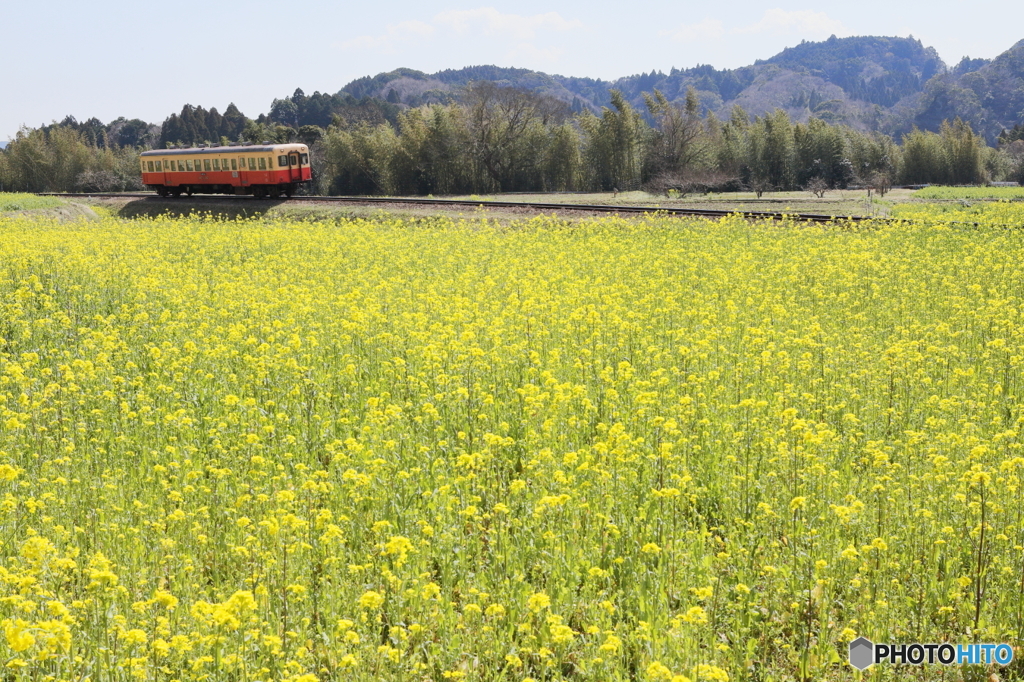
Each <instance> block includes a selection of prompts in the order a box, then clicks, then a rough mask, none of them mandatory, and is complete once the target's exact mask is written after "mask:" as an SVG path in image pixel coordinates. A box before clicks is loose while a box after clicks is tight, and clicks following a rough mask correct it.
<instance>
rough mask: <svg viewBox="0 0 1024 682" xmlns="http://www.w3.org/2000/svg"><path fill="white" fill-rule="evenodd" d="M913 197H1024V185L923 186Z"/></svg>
mask: <svg viewBox="0 0 1024 682" xmlns="http://www.w3.org/2000/svg"><path fill="white" fill-rule="evenodd" d="M913 196H914V198H915V199H1024V187H925V188H924V189H919V190H917V191H916V192H914V195H913Z"/></svg>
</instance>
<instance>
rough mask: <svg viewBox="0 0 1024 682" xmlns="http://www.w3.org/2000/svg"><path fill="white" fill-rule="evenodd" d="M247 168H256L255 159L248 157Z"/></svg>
mask: <svg viewBox="0 0 1024 682" xmlns="http://www.w3.org/2000/svg"><path fill="white" fill-rule="evenodd" d="M249 170H256V159H254V158H253V157H251V156H250V157H249Z"/></svg>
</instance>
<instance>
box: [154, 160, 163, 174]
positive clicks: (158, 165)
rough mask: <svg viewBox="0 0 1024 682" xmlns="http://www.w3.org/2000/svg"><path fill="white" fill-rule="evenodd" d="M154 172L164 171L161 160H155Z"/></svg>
mask: <svg viewBox="0 0 1024 682" xmlns="http://www.w3.org/2000/svg"><path fill="white" fill-rule="evenodd" d="M156 172H157V173H163V172H164V164H163V162H162V161H157V162H156Z"/></svg>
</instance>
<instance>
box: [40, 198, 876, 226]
mask: <svg viewBox="0 0 1024 682" xmlns="http://www.w3.org/2000/svg"><path fill="white" fill-rule="evenodd" d="M39 196H55V197H80V198H128V199H142V200H146V201H165V202H166V201H170V202H186V201H190V202H195V201H201V202H211V201H212V202H216V201H237V200H238V199H239V198H240V197H237V196H231V195H228V196H219V195H195V196H192V197H189V198H187V199H186V198H184V197H182V198H178V199H167V198H164V197H158V196H156V195H153V194H148V193H131V192H121V193H118V192H95V193H80V194H64V193H57V192H40V193H39ZM247 199H249V198H247ZM251 200H252V201H277V202H280V201H290V202H330V203H348V204H399V205H421V206H452V207H465V208H483V207H486V208H527V209H533V210H535V211H556V212H557V211H582V212H586V213H617V214H621V215H643V214H651V213H660V214H662V215H670V216H683V217H686V216H688V217H702V218H724V217H726V216H730V215H741V216H743V217H744V218H751V219H756V220H784V219H785V220H797V221H801V222H810V223H828V222H835V221H837V220H841V221H854V222H859V221H865V220H879V219H878V218H872V217H870V216H845V215H838V216H837V215H826V214H823V213H789V212H782V211H737V210H723V209H705V208H673V207H659V206H621V205H607V204H553V203H538V202H532V201H474V200H470V199H433V198H426V197H348V196H339V197H312V196H302V197H292V198H291V199H284V198H281V199H251Z"/></svg>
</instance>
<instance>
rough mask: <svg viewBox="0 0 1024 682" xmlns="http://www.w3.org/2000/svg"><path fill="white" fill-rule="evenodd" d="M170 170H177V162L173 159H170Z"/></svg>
mask: <svg viewBox="0 0 1024 682" xmlns="http://www.w3.org/2000/svg"><path fill="white" fill-rule="evenodd" d="M171 170H172V171H177V170H178V162H177V161H175V160H173V159H171Z"/></svg>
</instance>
